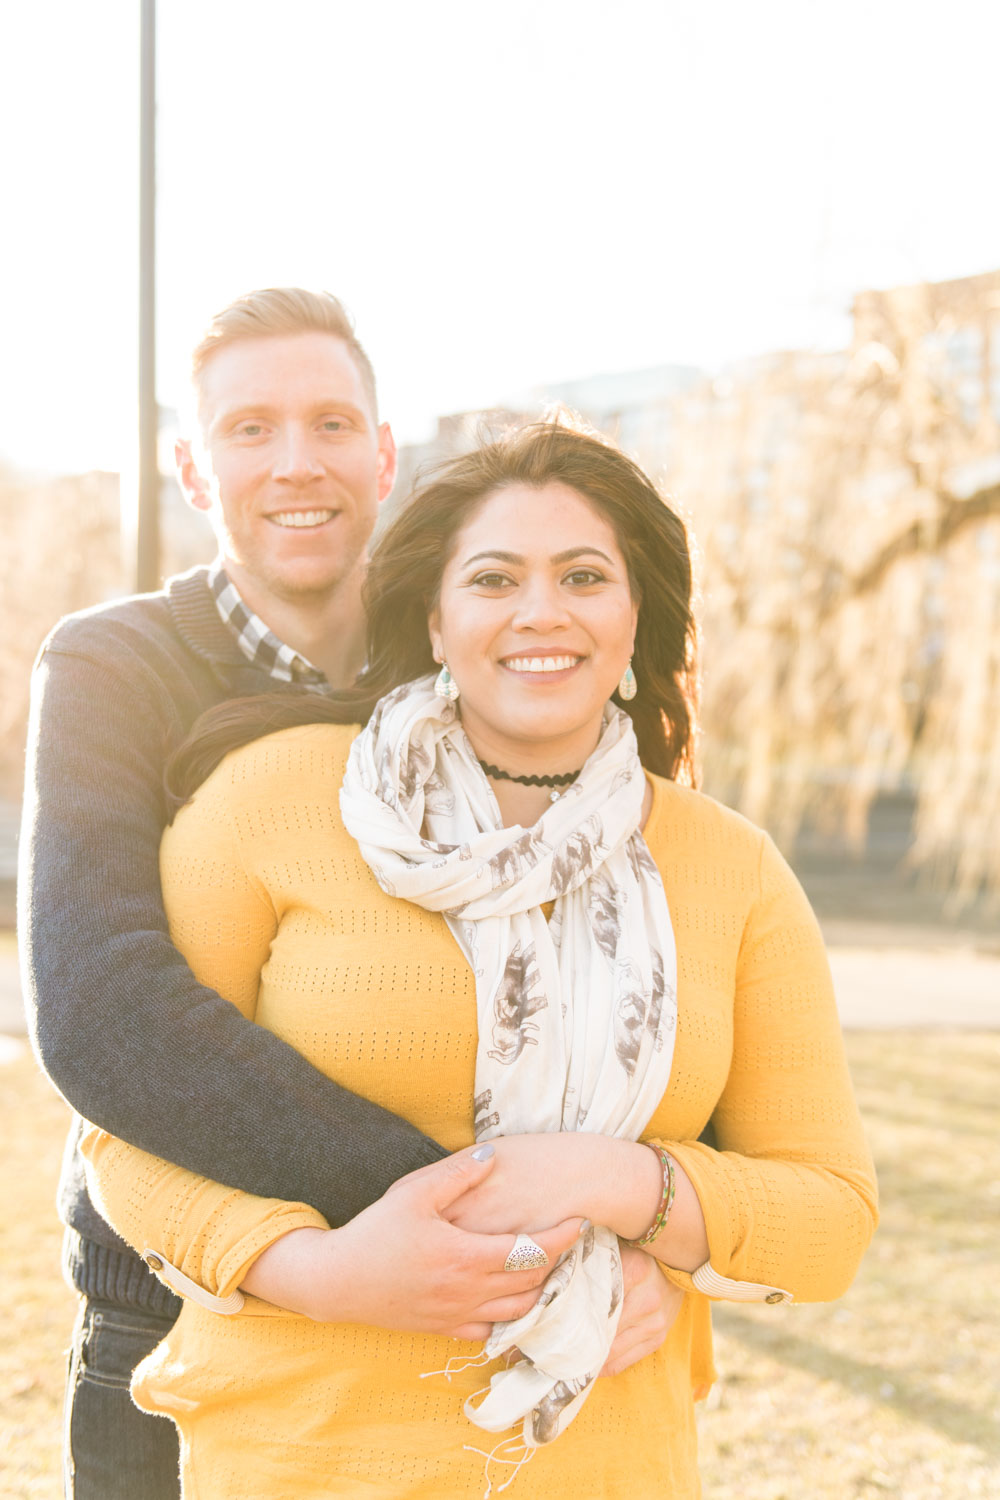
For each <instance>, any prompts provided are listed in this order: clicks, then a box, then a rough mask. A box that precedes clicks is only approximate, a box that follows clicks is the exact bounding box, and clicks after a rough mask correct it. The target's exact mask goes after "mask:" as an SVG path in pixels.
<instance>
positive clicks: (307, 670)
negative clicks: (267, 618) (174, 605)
mask: <svg viewBox="0 0 1000 1500" xmlns="http://www.w3.org/2000/svg"><path fill="white" fill-rule="evenodd" d="M208 586H209V588H210V589H211V591H212V597H213V598H214V599H215V607H216V609H217V610H218V611H219V616H220V618H221V619H222V622H223V624H224V625H227V626H228V627H229V629H230V630H231V631H232V632H233V635H234V636H235V637H236V641H237V644H238V646H239V648H240V650H241V651H242V652H243V655H244V656H245V657H246V659H247V661H250V662H253V664H254V666H255V667H263V669H264V671H265V672H267V674H268V676H270V677H273V678H274V680H275V681H276V682H296V683H298V684H299V686H300V687H308V688H314V689H316V690H317V691H320V692H329V690H330V684H329V683H328V682H327V680H326V676H325V675H324V673H322V672H321V671H320V670H319V668H318V667H314V666H313V664H312V662H309V661H306V658H305V657H304V656H301V655H300V654H299V653H298V651H293V650H292V648H291V646H286V645H285V643H284V641H279V639H278V637H277V636H276V635H275V633H274V631H273V630H270V629H269V628H268V627H267V626H266V625H265V624H264V621H263V620H262V619H261V618H260V616H259V615H255V614H254V612H253V610H252V609H250V608H248V606H247V605H246V604H245V603H244V602H243V600H242V599H241V598H240V595H239V592H238V590H237V588H236V585H235V584H234V583H233V582H232V581H231V579H230V577H229V575H228V573H227V572H226V570H225V568H224V567H223V565H222V563H221V562H218V561H217V562H215V563H213V564H212V566H211V568H210V569H209V573H208Z"/></svg>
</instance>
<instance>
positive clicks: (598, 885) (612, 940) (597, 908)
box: [588, 874, 627, 965]
mask: <svg viewBox="0 0 1000 1500" xmlns="http://www.w3.org/2000/svg"><path fill="white" fill-rule="evenodd" d="M626 899H627V897H626V895H625V892H624V891H621V890H619V889H618V887H617V886H614V885H612V884H611V882H610V880H608V878H607V876H605V875H600V874H598V875H592V876H591V879H590V903H589V908H588V910H589V915H590V926H591V931H592V932H593V934H594V941H595V942H596V944H597V946H598V948H599V949H600V950H601V952H602V953H603V954H604V957H605V958H606V959H607V961H608V963H609V964H612V965H613V964H614V961H615V958H616V957H617V954H618V944H619V942H620V940H621V935H622V924H621V917H620V915H619V913H620V911H621V908H622V907H623V906H624V904H625V901H626Z"/></svg>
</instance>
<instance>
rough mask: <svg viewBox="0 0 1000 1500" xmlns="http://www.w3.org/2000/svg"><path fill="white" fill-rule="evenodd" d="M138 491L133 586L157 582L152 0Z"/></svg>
mask: <svg viewBox="0 0 1000 1500" xmlns="http://www.w3.org/2000/svg"><path fill="white" fill-rule="evenodd" d="M139 57H140V63H139V475H138V480H139V492H138V516H137V525H136V552H135V582H136V588H137V589H138V590H139V591H140V593H145V592H147V591H149V590H151V589H155V588H158V587H159V582H160V464H159V454H158V451H157V449H158V442H159V410H158V406H157V401H156V0H142V19H141V23H140V37H139Z"/></svg>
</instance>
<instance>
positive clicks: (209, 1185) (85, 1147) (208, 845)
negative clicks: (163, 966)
mask: <svg viewBox="0 0 1000 1500" xmlns="http://www.w3.org/2000/svg"><path fill="white" fill-rule="evenodd" d="M216 792H217V787H216V785H214V784H213V783H212V782H209V783H208V784H207V786H206V788H204V789H203V793H199V794H198V795H197V796H196V797H195V799H194V802H193V803H192V804H191V805H190V806H189V807H187V808H185V809H184V811H183V812H182V814H181V816H180V817H179V819H178V820H177V822H176V823H175V825H174V826H173V828H171V829H169V830H168V833H167V836H166V840H165V846H164V859H165V867H166V869H167V872H168V875H169V883H168V887H167V888H168V892H169V900H168V903H167V904H168V909H169V915H170V924H171V932H172V934H173V937H174V941H175V942H176V944H177V947H178V950H179V951H180V952H181V953H182V954H183V956H184V957H185V958H186V959H187V960H188V961H189V963H190V964H191V968H192V970H193V972H194V973H195V974H196V975H197V977H198V979H200V980H202V981H203V982H204V983H206V984H208V985H210V986H211V987H212V989H213V990H216V991H217V992H218V993H219V994H220V995H221V996H222V997H223V998H224V999H225V1000H227V1001H229V1002H231V1004H232V1005H233V1007H234V1008H235V1009H236V1010H237V1011H239V1012H240V1014H241V1015H242V1016H244V1017H245V1018H246V1020H248V1021H253V1019H254V1015H255V1011H256V1004H257V993H258V988H259V980H260V972H261V969H262V967H263V965H264V964H265V962H266V961H267V957H268V952H269V948H270V944H271V940H272V938H273V936H274V933H275V931H276V929H277V919H276V916H275V912H274V909H273V907H272V905H271V903H270V901H269V900H268V897H267V893H266V892H265V891H264V890H263V889H262V888H261V886H260V885H259V884H258V882H256V881H255V880H254V879H253V878H252V877H251V876H249V875H248V874H247V873H246V871H245V870H244V868H243V864H242V861H241V857H240V852H239V846H238V841H237V840H236V839H235V838H234V837H233V834H232V831H231V828H230V825H229V820H228V818H227V816H226V810H225V807H224V804H222V803H221V802H220V798H219V797H218V795H217V794H216ZM80 1151H81V1154H82V1156H83V1158H84V1161H85V1163H86V1172H87V1184H88V1187H89V1189H90V1193H91V1197H92V1198H93V1201H94V1203H95V1205H96V1206H97V1208H98V1209H99V1210H100V1212H101V1213H102V1214H103V1215H104V1217H105V1218H106V1219H107V1221H108V1223H109V1224H111V1225H112V1226H113V1227H114V1228H115V1229H116V1230H117V1231H118V1233H119V1234H120V1235H121V1236H122V1238H123V1239H124V1240H126V1241H127V1242H128V1243H129V1244H130V1245H132V1246H133V1247H134V1248H135V1249H136V1250H138V1251H139V1252H140V1253H143V1254H147V1253H148V1252H153V1255H154V1260H153V1262H152V1264H154V1266H155V1267H156V1268H157V1269H163V1268H162V1267H161V1266H160V1264H159V1263H160V1262H162V1261H166V1262H167V1266H166V1279H167V1281H168V1285H172V1286H174V1289H175V1290H177V1289H179V1288H178V1287H177V1286H176V1282H174V1281H171V1280H170V1271H171V1270H172V1269H176V1270H179V1271H180V1272H181V1273H182V1274H183V1275H184V1276H187V1277H189V1278H190V1280H191V1281H193V1282H195V1283H196V1285H197V1286H199V1287H201V1288H202V1289H203V1290H205V1291H207V1292H209V1293H211V1294H213V1295H214V1296H218V1297H227V1296H229V1295H230V1294H231V1293H232V1292H233V1291H234V1290H235V1289H236V1288H237V1287H238V1286H239V1285H240V1282H241V1281H242V1280H243V1277H244V1276H245V1275H246V1272H247V1270H248V1268H249V1266H250V1265H252V1263H253V1261H254V1260H255V1259H256V1258H257V1256H258V1255H259V1254H260V1253H261V1251H262V1250H264V1249H265V1248H266V1247H267V1246H268V1245H270V1244H271V1243H272V1242H273V1241H274V1240H276V1239H278V1238H279V1237H280V1236H281V1235H283V1234H286V1233H287V1232H288V1231H289V1230H291V1229H300V1228H319V1229H325V1228H326V1227H327V1225H326V1222H325V1220H324V1219H323V1217H322V1215H321V1214H319V1213H317V1212H316V1210H315V1209H312V1208H310V1207H309V1206H308V1205H307V1204H304V1203H287V1202H282V1201H280V1200H277V1199H274V1198H266V1197H258V1196H255V1195H253V1194H251V1193H245V1192H240V1191H237V1190H234V1189H232V1188H228V1187H224V1186H222V1185H221V1184H220V1183H218V1182H213V1181H210V1180H208V1179H207V1178H205V1177H200V1176H198V1175H197V1174H196V1173H194V1172H189V1171H186V1170H184V1169H183V1168H181V1167H177V1166H174V1165H173V1164H172V1163H170V1162H168V1161H164V1160H162V1159H161V1158H159V1157H156V1156H152V1155H150V1154H149V1153H148V1152H145V1151H141V1150H139V1149H138V1148H137V1147H135V1146H130V1145H127V1144H126V1143H125V1142H124V1141H121V1140H118V1139H116V1137H114V1136H112V1135H109V1134H108V1133H107V1131H104V1130H100V1129H99V1128H98V1127H97V1126H94V1125H90V1126H87V1127H85V1129H84V1131H83V1134H82V1136H81V1139H80Z"/></svg>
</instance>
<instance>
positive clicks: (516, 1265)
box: [503, 1234, 549, 1271]
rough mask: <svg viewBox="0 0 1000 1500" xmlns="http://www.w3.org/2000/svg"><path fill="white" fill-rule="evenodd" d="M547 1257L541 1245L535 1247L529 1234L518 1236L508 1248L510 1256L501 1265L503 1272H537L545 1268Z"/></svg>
mask: <svg viewBox="0 0 1000 1500" xmlns="http://www.w3.org/2000/svg"><path fill="white" fill-rule="evenodd" d="M548 1263H549V1257H548V1256H547V1255H546V1253H545V1251H544V1250H543V1249H542V1247H541V1245H536V1244H535V1241H534V1240H533V1239H532V1238H531V1235H530V1234H519V1235H518V1236H517V1237H516V1239H515V1240H514V1243H513V1245H512V1246H511V1247H510V1254H509V1255H508V1257H507V1259H506V1260H505V1261H504V1263H503V1268H504V1270H505V1271H537V1270H538V1268H539V1266H547V1265H548Z"/></svg>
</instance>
